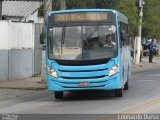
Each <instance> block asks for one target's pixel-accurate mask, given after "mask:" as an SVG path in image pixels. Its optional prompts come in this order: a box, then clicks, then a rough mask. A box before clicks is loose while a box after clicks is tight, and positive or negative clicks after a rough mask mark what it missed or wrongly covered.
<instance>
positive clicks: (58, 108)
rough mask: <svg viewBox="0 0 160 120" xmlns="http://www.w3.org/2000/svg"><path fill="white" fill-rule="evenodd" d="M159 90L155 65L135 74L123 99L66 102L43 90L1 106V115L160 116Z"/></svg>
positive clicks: (88, 95)
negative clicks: (155, 114)
mask: <svg viewBox="0 0 160 120" xmlns="http://www.w3.org/2000/svg"><path fill="white" fill-rule="evenodd" d="M159 86H160V65H159V64H156V65H154V66H153V67H150V68H148V69H147V70H144V71H139V72H134V73H133V74H132V77H131V79H130V81H129V90H125V91H124V96H123V97H120V98H118V97H114V93H113V92H112V91H79V92H65V95H64V99H63V100H55V99H54V95H53V92H51V91H48V90H43V91H39V92H36V93H33V94H32V95H29V96H25V97H23V98H18V99H15V100H11V101H4V102H1V103H0V113H16V114H128V113H138V114H140V113H160V94H159V93H160V87H159ZM61 117H63V116H61ZM92 117H93V116H92ZM64 118H65V116H64ZM93 118H95V117H93ZM104 118H105V115H104ZM73 119H74V118H73Z"/></svg>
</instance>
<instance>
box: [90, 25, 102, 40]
mask: <svg viewBox="0 0 160 120" xmlns="http://www.w3.org/2000/svg"><path fill="white" fill-rule="evenodd" d="M100 24H101V22H99V23H97V25H96V26H95V27H94V28H93V30H92V31H91V33H90V34H89V35H88V37H87V40H89V39H91V37H92V36H93V35H94V33H95V32H96V31H97V30H98V28H99V26H100Z"/></svg>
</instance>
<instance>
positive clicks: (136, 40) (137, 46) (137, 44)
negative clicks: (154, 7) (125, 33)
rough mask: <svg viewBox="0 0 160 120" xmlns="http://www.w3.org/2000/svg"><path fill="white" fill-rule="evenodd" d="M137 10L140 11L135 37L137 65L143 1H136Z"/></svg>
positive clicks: (136, 62) (137, 61)
mask: <svg viewBox="0 0 160 120" xmlns="http://www.w3.org/2000/svg"><path fill="white" fill-rule="evenodd" d="M137 5H138V8H139V9H140V12H139V21H138V36H137V37H135V43H136V44H135V45H136V46H135V47H136V50H135V64H139V62H140V54H141V53H140V51H141V34H142V17H143V5H144V1H143V0H138V1H137Z"/></svg>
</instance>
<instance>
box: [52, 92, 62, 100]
mask: <svg viewBox="0 0 160 120" xmlns="http://www.w3.org/2000/svg"><path fill="white" fill-rule="evenodd" d="M54 96H55V98H56V99H63V92H54Z"/></svg>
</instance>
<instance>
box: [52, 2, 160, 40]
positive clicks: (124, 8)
mask: <svg viewBox="0 0 160 120" xmlns="http://www.w3.org/2000/svg"><path fill="white" fill-rule="evenodd" d="M135 1H136V0H66V7H67V9H82V8H104V9H107V8H108V9H116V10H118V11H120V12H121V13H123V14H124V15H126V16H127V17H128V19H129V28H130V29H129V32H130V36H136V35H137V29H138V17H139V16H138V15H139V11H138V9H137V7H136V6H135ZM144 1H145V5H144V17H143V31H142V36H144V37H148V38H149V37H158V38H160V34H159V31H160V22H159V20H160V12H159V11H160V0H144ZM52 3H53V10H59V9H60V0H52Z"/></svg>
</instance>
